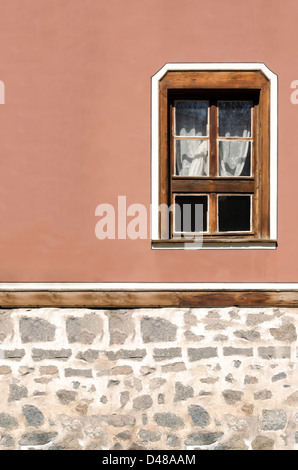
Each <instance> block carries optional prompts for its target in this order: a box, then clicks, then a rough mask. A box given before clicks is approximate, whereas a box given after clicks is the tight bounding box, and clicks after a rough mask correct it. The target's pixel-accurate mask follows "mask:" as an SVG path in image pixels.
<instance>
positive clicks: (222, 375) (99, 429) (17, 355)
mask: <svg viewBox="0 0 298 470" xmlns="http://www.w3.org/2000/svg"><path fill="white" fill-rule="evenodd" d="M296 323H297V310H296V309H277V308H250V309H248V308H241V309H238V308H234V307H233V308H222V309H205V308H192V309H183V308H180V309H175V308H163V309H133V310H120V309H119V310H100V309H99V310H93V309H58V308H48V309H46V308H42V309H41V308H36V309H11V310H1V311H0V341H1V347H0V391H1V395H0V396H1V403H0V449H1V450H5V449H7V450H13V449H19V450H22V449H45V450H47V449H59V450H64V449H71V450H75V449H82V450H90V449H91V450H92V449H98V450H100V449H108V450H111V449H123V450H127V449H150V450H151V449H164V450H171V449H173V450H182V449H183V450H185V449H188V450H193V449H220V450H225V449H231V450H238V449H240V450H242V449H243V450H246V449H252V450H259V449H268V450H271V449H273V450H293V449H297V448H298V433H297V431H296V424H297V422H298V412H297V402H298V391H297V388H298V387H297V385H298V383H297V382H298V381H297V368H296V356H297V349H296V348H297V334H296V328H297V325H296Z"/></svg>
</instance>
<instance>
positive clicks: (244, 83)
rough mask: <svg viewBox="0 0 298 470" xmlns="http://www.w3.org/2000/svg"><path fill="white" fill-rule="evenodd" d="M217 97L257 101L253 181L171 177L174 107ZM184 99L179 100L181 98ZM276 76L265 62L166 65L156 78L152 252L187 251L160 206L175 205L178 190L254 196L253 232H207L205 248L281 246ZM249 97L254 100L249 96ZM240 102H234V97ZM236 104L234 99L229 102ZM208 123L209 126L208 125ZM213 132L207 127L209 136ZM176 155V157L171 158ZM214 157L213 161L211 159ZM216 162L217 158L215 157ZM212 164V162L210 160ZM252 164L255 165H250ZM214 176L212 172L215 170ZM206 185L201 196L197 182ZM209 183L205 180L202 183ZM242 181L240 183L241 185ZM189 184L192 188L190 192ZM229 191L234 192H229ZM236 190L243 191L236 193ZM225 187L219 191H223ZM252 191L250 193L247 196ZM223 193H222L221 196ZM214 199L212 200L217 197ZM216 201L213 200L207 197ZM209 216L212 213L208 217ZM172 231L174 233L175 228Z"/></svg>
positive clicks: (153, 124)
mask: <svg viewBox="0 0 298 470" xmlns="http://www.w3.org/2000/svg"><path fill="white" fill-rule="evenodd" d="M194 92H195V93H196V94H197V96H199V98H198V99H202V100H205V99H208V94H209V96H211V95H212V96H214V97H216V96H217V98H216V100H217V101H222V98H223V97H224V96H227V97H228V96H229V95H230V96H231V97H233V96H234V97H237V96H238V97H239V99H240V97H242V99H243V97H244V96H245V95H247V96H248V97H253V101H254V111H253V114H254V122H255V124H254V128H253V132H254V134H253V135H252V136H251V138H253V139H254V147H255V148H254V150H253V152H252V153H255V154H256V155H257V159H255V165H256V166H255V170H254V173H253V172H252V174H251V176H250V177H235V178H231V177H222V176H216V177H215V178H214V177H212V178H210V177H208V178H206V177H199V178H198V177H185V178H184V180H186V183H185V181H184V183H183V182H182V180H183V177H181V176H173V174H172V173H171V170H170V168H172V164H173V163H172V159H173V152H171V151H170V150H169V149H170V143H171V137H170V135H171V106H170V105H171V103H172V101H173V100H174V99H176V100H177V99H178V100H179V99H187V98H185V97H187V96H191V94H192V93H194ZM179 96H181V98H179ZM276 98H277V77H276V75H275V74H273V72H271V71H270V70H269V69H268V68H267V67H266V66H265V65H264V64H245V65H243V64H213V65H212V66H211V65H210V64H166V65H165V66H164V67H163V68H162V69H161V71H159V72H158V73H157V74H155V75H154V76H153V77H152V218H151V238H152V247H153V248H179V247H180V246H181V248H184V247H185V240H179V239H178V240H177V239H173V238H172V237H171V236H170V238H169V236H168V234H169V233H170V230H169V222H168V221H169V218H168V219H167V217H166V216H163V215H161V214H162V213H161V211H159V206H160V205H161V204H166V205H168V206H170V205H171V200H172V195H173V193H174V192H175V194H176V193H181V192H185V194H187V192H189V193H193V192H197V194H203V193H206V192H209V193H210V194H211V186H210V185H213V190H215V193H216V194H217V196H218V195H219V194H222V193H227V194H228V193H231V192H232V193H235V194H242V193H243V194H248V195H252V196H253V197H252V200H253V201H254V209H255V210H254V216H253V217H254V220H253V226H254V229H255V232H254V233H253V234H251V233H250V232H249V233H244V234H242V235H241V236H240V235H239V234H232V233H228V232H227V233H225V234H220V233H216V234H214V233H213V234H211V235H206V234H204V237H203V246H202V248H214V247H216V245H218V246H220V245H221V247H224V246H225V244H227V247H229V248H245V247H247V248H276V246H277V99H276ZM248 99H250V98H248ZM235 100H236V98H235ZM231 101H233V99H231ZM209 124H210V122H209ZM211 133H212V129H209V135H211ZM171 153H172V154H171ZM211 158H212V157H211ZM213 158H214V157H213ZM210 164H211V165H212V161H211V160H210ZM251 165H253V163H251ZM213 175H214V172H213ZM198 179H200V184H202V187H201V189H200V191H199V192H198V190H197V189H194V188H197V186H196V184H197V180H198ZM204 180H205V182H204ZM237 180H238V182H237ZM187 185H188V190H187V189H186V187H187ZM231 187H233V190H232V191H231ZM237 187H238V188H239V192H237ZM220 188H221V190H220ZM248 189H249V191H248V192H245V191H247V190H248ZM222 191H223V192H222ZM216 194H215V196H213V199H214V200H215V199H217V197H216ZM209 201H211V202H212V198H209ZM209 217H210V214H209ZM171 233H173V231H172V229H171Z"/></svg>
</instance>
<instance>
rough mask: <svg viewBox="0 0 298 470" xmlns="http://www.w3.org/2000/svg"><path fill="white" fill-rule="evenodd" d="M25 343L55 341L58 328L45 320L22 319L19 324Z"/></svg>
mask: <svg viewBox="0 0 298 470" xmlns="http://www.w3.org/2000/svg"><path fill="white" fill-rule="evenodd" d="M19 329H20V336H21V340H22V342H23V343H32V342H39V341H54V339H55V332H56V327H55V325H52V324H51V323H50V322H48V321H46V320H44V319H43V318H30V317H22V318H21V319H20V322H19Z"/></svg>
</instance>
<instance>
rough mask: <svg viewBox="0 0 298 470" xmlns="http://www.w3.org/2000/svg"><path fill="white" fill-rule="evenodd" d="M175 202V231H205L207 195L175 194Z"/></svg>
mask: <svg viewBox="0 0 298 470" xmlns="http://www.w3.org/2000/svg"><path fill="white" fill-rule="evenodd" d="M175 204H176V205H175V232H206V231H207V212H208V197H207V196H176V197H175Z"/></svg>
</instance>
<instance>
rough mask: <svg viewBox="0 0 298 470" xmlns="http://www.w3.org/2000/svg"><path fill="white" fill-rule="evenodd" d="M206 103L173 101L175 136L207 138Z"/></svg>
mask: <svg viewBox="0 0 298 470" xmlns="http://www.w3.org/2000/svg"><path fill="white" fill-rule="evenodd" d="M208 106H209V105H208V101H175V102H174V107H175V135H182V136H207V134H208V125H207V124H208Z"/></svg>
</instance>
